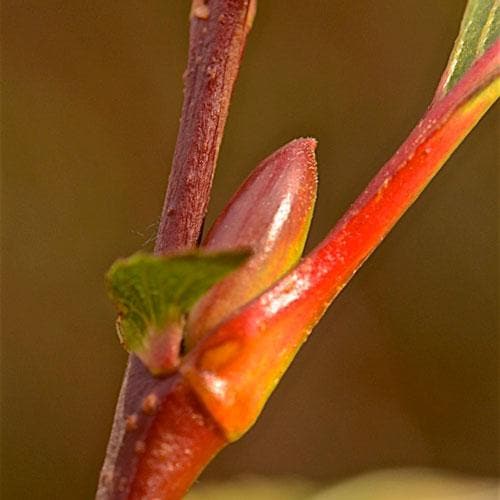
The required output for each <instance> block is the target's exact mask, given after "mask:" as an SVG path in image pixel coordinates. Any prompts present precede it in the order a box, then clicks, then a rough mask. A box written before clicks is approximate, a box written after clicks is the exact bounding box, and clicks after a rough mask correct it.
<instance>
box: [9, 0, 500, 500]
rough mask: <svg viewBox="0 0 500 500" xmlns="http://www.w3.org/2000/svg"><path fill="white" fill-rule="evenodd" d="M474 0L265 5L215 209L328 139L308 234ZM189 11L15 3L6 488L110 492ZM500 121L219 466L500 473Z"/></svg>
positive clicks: (368, 270) (374, 261) (331, 212)
mask: <svg viewBox="0 0 500 500" xmlns="http://www.w3.org/2000/svg"><path fill="white" fill-rule="evenodd" d="M464 4H465V2H464V1H458V0H440V1H434V0H426V1H421V0H403V1H401V0H390V1H389V0H378V1H370V0H357V1H355V2H352V1H349V0H344V1H334V0H331V1H327V0H323V1H299V0H293V1H290V0H280V1H278V0H274V1H269V0H261V1H260V4H259V6H258V13H257V17H256V20H255V24H254V28H253V31H252V33H251V35H250V37H249V40H248V45H247V50H246V53H245V57H244V61H243V65H242V68H241V72H240V77H239V80H238V82H237V85H236V90H235V94H234V99H233V102H232V105H231V110H230V115H229V120H228V124H227V131H226V134H225V137H224V141H223V144H222V149H221V154H220V161H219V167H218V171H217V175H216V179H215V186H214V193H213V199H212V202H211V205H210V213H209V218H208V219H209V222H210V221H212V220H213V219H214V217H215V216H216V214H217V213H218V211H219V210H220V209H221V208H222V207H223V205H224V203H225V201H226V200H227V199H228V198H229V196H230V195H231V193H232V192H233V191H234V189H235V188H236V187H237V186H238V185H239V183H240V182H241V181H242V180H243V179H244V177H245V176H246V175H247V174H248V172H249V171H250V170H251V169H252V168H253V167H254V166H255V165H256V164H257V163H258V161H259V160H260V159H262V158H264V157H265V156H267V155H268V154H269V153H271V152H272V151H273V150H274V149H276V148H278V147H279V146H281V145H282V144H284V143H285V142H287V141H288V140H290V139H292V138H294V137H297V136H302V135H312V136H315V137H317V138H318V139H319V148H318V161H319V172H320V187H319V198H318V202H317V208H316V216H315V219H314V222H313V226H312V230H311V236H310V240H309V243H308V248H312V246H313V245H315V244H316V243H317V242H319V241H320V240H321V238H322V237H323V236H324V235H325V233H326V232H327V231H328V229H329V228H330V227H331V226H332V224H334V222H335V221H336V220H337V219H338V217H339V216H340V215H341V214H342V213H343V211H344V210H345V209H346V208H347V207H348V205H349V204H350V203H351V202H352V201H353V200H354V198H355V197H356V196H357V195H358V193H359V192H360V191H361V190H362V189H363V188H364V186H365V185H366V183H367V182H368V181H369V179H370V178H371V176H372V175H373V174H374V173H375V172H376V171H377V169H378V168H379V167H380V166H381V165H382V164H383V163H384V161H385V160H387V159H388V158H389V157H390V155H391V154H392V152H393V151H394V150H395V149H396V147H397V146H398V145H399V144H400V143H401V141H402V140H403V139H404V138H405V137H406V135H407V133H408V132H409V131H410V130H411V128H412V127H413V125H414V124H415V123H416V121H417V120H418V118H419V117H420V115H421V114H422V113H423V111H424V110H425V108H426V106H427V104H428V103H429V101H430V99H431V97H432V92H433V89H434V87H435V85H436V84H437V81H438V79H439V75H440V73H441V71H442V69H443V67H444V65H445V63H446V60H447V56H448V53H449V51H450V49H451V47H452V44H453V40H454V37H455V35H456V33H457V29H458V25H459V22H460V17H461V13H462V10H463V7H464ZM188 13H189V2H187V1H179V0H177V1H175V0H150V1H145V0H136V1H131V0H128V1H121V2H117V1H97V0H88V1H80V2H77V1H55V0H46V1H40V0H38V1H28V0H26V1H23V0H6V1H4V2H3V6H2V29H1V35H2V39H3V50H2V53H3V56H2V83H3V95H2V116H3V140H2V221H1V222H2V254H1V257H2V396H1V403H2V411H1V418H2V445H1V459H2V484H3V489H4V495H5V498H8V499H25V498H29V499H31V500H35V499H54V498H62V499H88V498H91V497H92V495H93V493H94V488H95V484H96V478H97V474H98V470H99V467H100V465H101V461H102V459H103V455H104V450H105V446H106V441H107V436H108V432H109V429H110V425H111V420H112V415H113V409H114V405H115V401H116V396H117V393H118V390H119V386H120V381H121V376H122V373H123V370H124V367H125V362H126V353H125V352H124V351H122V349H121V348H120V346H119V344H118V341H117V338H116V335H115V332H114V326H113V321H114V312H113V309H112V307H111V305H110V304H109V303H108V301H107V299H106V296H105V293H104V288H103V274H104V272H105V270H106V269H107V267H108V266H109V265H110V263H111V262H112V261H113V260H114V259H115V258H116V257H118V256H124V255H128V254H130V253H132V252H134V251H135V250H137V249H139V248H150V247H151V240H152V238H153V237H154V234H155V229H156V225H157V222H158V216H159V214H160V210H161V206H162V201H163V193H164V188H165V185H166V181H167V176H168V171H169V165H170V159H171V157H172V153H173V149H174V145H175V137H176V132H177V126H178V117H179V111H180V107H181V102H182V84H181V75H182V72H183V70H184V67H185V61H186V54H187V33H188ZM497 119H498V114H497V116H496V117H495V113H494V112H490V113H489V114H488V115H487V116H486V117H485V118H484V119H483V121H482V122H481V123H480V124H479V126H478V127H477V129H476V130H475V131H474V132H473V133H472V134H471V136H470V138H469V139H468V140H467V141H466V143H465V144H464V145H463V146H462V147H461V148H460V149H459V151H458V152H457V153H456V154H455V155H454V156H453V158H452V159H451V160H450V161H449V162H448V164H447V165H446V167H445V168H444V170H443V171H442V172H441V173H440V174H439V175H438V176H437V178H436V179H435V180H434V181H433V183H432V185H431V186H430V187H429V189H427V190H426V191H425V193H424V194H423V195H422V197H421V198H420V199H419V200H418V202H417V203H416V204H415V206H414V207H413V208H411V209H410V211H409V212H408V213H407V215H406V216H405V217H404V219H403V220H402V221H401V223H400V224H399V225H398V227H397V228H396V229H395V230H394V231H393V232H392V233H391V235H390V236H389V237H388V238H387V239H386V241H385V242H384V243H383V244H382V245H381V247H380V248H379V249H378V250H377V251H376V252H375V254H374V255H373V256H372V257H371V258H370V260H369V261H368V262H367V263H366V264H365V266H364V267H363V268H362V269H361V270H360V271H359V272H358V274H357V275H356V276H355V278H354V279H353V281H352V283H351V284H350V285H349V286H348V287H347V288H346V289H345V291H344V292H343V293H342V295H341V296H340V297H339V298H338V299H337V301H336V302H335V303H334V305H333V306H332V307H331V308H330V310H329V312H328V314H327V315H326V317H325V318H324V320H323V321H322V322H321V324H320V325H319V326H318V328H317V329H316V331H315V332H314V334H313V335H312V337H311V338H310V340H309V341H308V342H307V344H306V345H305V346H304V348H303V349H302V350H301V352H300V353H299V355H298V356H297V359H296V360H295V362H294V363H293V365H292V367H291V368H290V370H289V372H288V373H287V375H286V376H285V378H284V379H283V381H282V383H281V384H280V385H279V387H278V389H277V390H276V392H275V394H274V395H273V397H272V398H271V400H270V401H269V404H268V405H267V407H266V409H265V411H264V413H263V414H262V417H261V418H260V420H259V422H258V423H257V425H256V426H255V427H254V428H253V429H252V430H251V431H250V432H249V433H248V434H247V435H246V436H245V437H244V438H243V439H242V440H241V441H240V442H238V443H236V444H235V445H233V446H231V447H230V448H228V449H226V450H225V451H223V452H222V453H221V454H220V455H219V457H217V458H216V460H215V461H214V462H213V463H212V464H211V465H210V466H209V467H208V469H207V470H206V473H205V474H204V476H203V478H202V480H203V479H209V478H211V479H222V478H228V477H233V476H235V475H238V474H241V473H258V474H265V475H269V476H273V475H287V476H288V475H301V476H305V477H307V478H309V479H313V480H320V481H328V482H334V481H336V480H340V479H342V478H346V477H350V476H353V475H356V474H359V473H361V472H363V471H370V470H375V469H380V468H385V467H394V466H404V465H420V466H428V467H435V468H444V469H448V470H452V471H458V472H460V473H464V474H473V475H480V476H494V475H497V474H498V472H499V469H498V461H497V459H498V455H497V445H498V442H499V436H498V422H499V421H500V419H499V408H498V402H499V401H498V396H499V391H498V381H499V378H498V372H497V361H498V345H499V344H498V314H497V311H498V250H497V214H498V210H497V209H498V191H497V175H496V169H497V167H498V149H497V146H496V140H497V139H496V137H495V135H496V134H495V132H498V126H497V123H498V121H497ZM495 129H496V131H495Z"/></svg>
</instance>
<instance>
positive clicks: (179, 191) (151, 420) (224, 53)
mask: <svg viewBox="0 0 500 500" xmlns="http://www.w3.org/2000/svg"><path fill="white" fill-rule="evenodd" d="M255 6H256V0H208V1H205V2H203V0H193V4H192V9H191V28H190V37H189V59H188V66H187V70H186V72H185V74H184V82H185V86H184V103H183V107H182V116H181V123H180V128H179V133H178V137H177V144H176V148H175V153H174V159H173V163H172V170H171V173H170V178H169V183H168V188H167V193H166V197H165V203H164V207H163V212H162V217H161V222H160V227H159V230H158V235H157V239H156V246H155V252H156V253H163V252H166V251H171V250H179V249H182V248H186V247H193V246H196V244H197V242H198V239H199V236H200V233H201V229H202V225H203V220H204V217H205V214H206V210H207V205H208V200H209V196H210V189H211V185H212V179H213V175H214V170H215V165H216V161H217V156H218V152H219V147H220V143H221V139H222V134H223V130H224V125H225V122H226V117H227V112H228V107H229V101H230V98H231V93H232V89H233V86H234V82H235V80H236V76H237V73H238V69H239V64H240V60H241V57H242V54H243V48H244V45H245V40H246V35H247V34H248V31H249V30H250V27H251V24H252V20H253V16H254V14H255ZM225 444H226V440H225V438H224V437H223V435H222V433H221V432H220V430H219V428H218V427H217V425H216V424H215V423H214V422H213V420H212V418H211V417H210V415H209V414H208V413H207V412H206V411H205V410H204V409H203V408H202V407H201V405H200V404H199V402H198V400H197V398H196V397H195V396H194V395H193V393H192V392H191V390H190V389H189V387H187V386H186V385H185V383H184V382H183V381H182V380H180V378H179V376H178V375H173V376H171V377H168V378H165V379H156V378H154V377H152V376H151V374H150V373H149V372H148V371H147V370H146V369H145V368H144V366H143V365H142V363H141V362H140V361H139V360H138V358H136V357H135V356H133V355H131V356H130V357H129V362H128V366H127V369H126V373H125V376H124V380H123V384H122V388H121V391H120V396H119V399H118V403H117V408H116V412H115V417H114V421H113V428H112V431H111V436H110V439H109V443H108V448H107V451H106V458H105V461H104V465H103V468H102V471H101V476H100V480H99V486H98V491H97V495H96V498H97V499H99V500H111V499H113V500H119V499H122V500H125V499H127V500H129V499H148V498H151V499H153V498H156V499H176V498H181V497H182V495H183V494H184V493H185V491H186V490H187V489H188V488H189V486H190V485H191V483H192V482H193V481H194V480H195V479H196V477H197V476H198V475H199V473H200V472H201V470H202V469H203V468H204V467H205V465H206V464H207V463H208V462H209V461H210V459H211V458H212V457H213V455H214V454H215V453H217V451H219V450H220V449H221V448H222V447H223V446H224V445H225Z"/></svg>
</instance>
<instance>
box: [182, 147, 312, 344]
mask: <svg viewBox="0 0 500 500" xmlns="http://www.w3.org/2000/svg"><path fill="white" fill-rule="evenodd" d="M315 149H316V141H315V140H314V139H296V140H294V141H292V142H290V143H288V144H286V145H285V146H283V147H282V148H280V149H279V150H278V151H276V152H275V153H273V154H272V155H271V156H269V157H268V158H266V159H265V160H264V161H263V162H261V163H260V165H259V166H258V167H257V168H256V169H255V170H254V171H253V172H252V174H251V175H250V176H249V177H248V178H247V180H246V181H245V182H244V183H243V185H242V186H241V187H240V189H239V190H238V191H237V192H236V194H235V195H234V196H233V198H232V199H231V201H230V202H229V203H228V205H227V206H226V208H225V209H224V210H223V212H222V213H221V215H220V216H219V217H218V218H217V220H216V221H215V223H214V225H213V227H212V229H211V230H210V232H209V234H208V236H207V238H206V241H205V242H204V245H203V246H204V248H205V249H207V250H210V251H220V250H230V249H233V248H241V247H248V248H251V249H252V251H253V256H252V257H251V258H250V259H249V260H248V261H247V263H246V264H245V265H244V266H242V267H241V268H240V269H238V270H237V271H235V272H234V273H232V274H231V275H230V276H228V277H227V278H226V279H224V280H223V281H221V282H219V283H218V284H217V285H215V286H214V287H213V288H212V289H211V290H210V291H209V292H208V293H207V294H206V295H204V296H203V297H202V298H201V300H200V301H199V302H198V303H197V304H196V305H195V307H194V308H193V310H192V311H191V313H190V315H189V319H188V323H187V328H186V346H187V348H188V349H191V348H192V347H193V346H194V345H195V344H196V343H197V342H198V340H199V339H200V338H202V337H203V336H204V334H205V333H207V332H208V331H209V330H211V329H212V328H213V327H214V326H215V325H217V324H218V323H219V322H220V321H221V320H222V319H223V318H225V317H226V316H227V315H228V314H229V313H231V312H232V311H234V310H235V309H237V308H238V307H240V306H242V305H243V304H245V303H247V302H248V301H250V300H251V299H252V298H254V297H256V296H257V295H259V294H260V293H261V292H262V291H264V290H265V289H266V288H267V287H269V286H270V285H271V284H272V283H273V282H275V281H276V280H277V279H278V278H280V277H281V276H282V275H283V274H285V273H286V272H287V271H288V270H289V269H290V268H291V267H293V266H294V265H295V263H296V262H297V261H298V260H299V258H300V256H301V254H302V251H303V249H304V244H305V241H306V238H307V233H308V231H309V225H310V222H311V217H312V213H313V209H314V202H315V200H316V188H317V171H316V161H315V157H314V150H315Z"/></svg>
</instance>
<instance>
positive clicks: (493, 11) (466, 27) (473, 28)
mask: <svg viewBox="0 0 500 500" xmlns="http://www.w3.org/2000/svg"><path fill="white" fill-rule="evenodd" d="M499 6H500V0H469V2H468V3H467V7H466V8H465V12H464V15H463V18H462V24H461V26H460V33H459V34H458V38H457V40H456V42H455V46H454V47H453V51H452V53H451V55H450V59H449V61H448V66H447V68H446V71H445V73H444V78H443V80H442V82H441V85H440V90H441V93H442V95H444V94H446V93H448V92H449V91H450V90H451V89H452V88H453V87H454V86H455V84H456V83H457V82H458V81H459V80H460V79H461V78H462V76H463V75H464V73H465V72H466V71H467V70H468V69H469V68H470V67H471V66H472V64H473V63H474V61H475V60H476V59H477V58H479V57H480V56H481V55H482V54H483V53H484V52H485V50H486V49H487V48H488V47H489V46H490V45H491V44H492V43H493V42H494V41H495V40H496V39H497V38H498V36H499V34H500V8H499Z"/></svg>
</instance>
